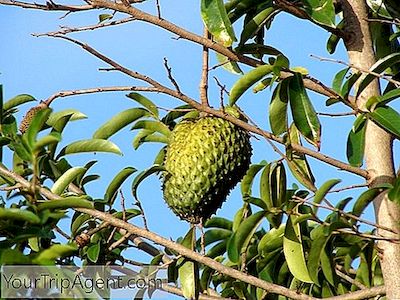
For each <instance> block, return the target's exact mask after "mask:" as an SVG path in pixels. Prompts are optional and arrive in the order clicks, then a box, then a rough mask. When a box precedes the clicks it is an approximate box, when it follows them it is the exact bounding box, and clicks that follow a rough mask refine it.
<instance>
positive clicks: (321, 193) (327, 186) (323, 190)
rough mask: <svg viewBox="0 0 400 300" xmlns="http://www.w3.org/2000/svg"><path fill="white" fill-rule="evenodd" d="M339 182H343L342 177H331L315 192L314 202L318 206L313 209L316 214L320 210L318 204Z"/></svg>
mask: <svg viewBox="0 0 400 300" xmlns="http://www.w3.org/2000/svg"><path fill="white" fill-rule="evenodd" d="M339 182H341V180H340V179H330V180H328V181H326V182H324V183H323V184H322V185H321V187H320V188H319V189H318V190H317V191H316V192H315V194H314V200H313V203H314V204H316V206H313V211H314V213H315V214H317V212H318V206H317V205H319V204H320V203H321V202H322V200H324V198H325V196H326V194H328V192H329V191H330V190H331V189H332V188H333V187H334V186H335V185H337V184H338V183H339Z"/></svg>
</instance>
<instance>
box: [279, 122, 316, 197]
mask: <svg viewBox="0 0 400 300" xmlns="http://www.w3.org/2000/svg"><path fill="white" fill-rule="evenodd" d="M289 138H290V144H291V145H292V144H297V145H301V140H300V133H299V131H298V130H297V128H296V126H294V124H292V125H291V126H290V129H289ZM286 157H287V158H288V160H287V164H288V166H289V170H290V171H291V172H292V174H293V176H294V177H295V178H296V179H297V180H298V181H299V182H300V183H301V184H302V185H304V186H305V187H306V188H308V189H310V190H311V191H315V190H316V187H315V184H314V183H315V178H314V175H313V174H312V172H311V168H310V165H309V164H308V161H307V157H306V156H305V155H304V154H303V153H297V152H295V153H293V152H292V150H291V149H290V148H287V149H286Z"/></svg>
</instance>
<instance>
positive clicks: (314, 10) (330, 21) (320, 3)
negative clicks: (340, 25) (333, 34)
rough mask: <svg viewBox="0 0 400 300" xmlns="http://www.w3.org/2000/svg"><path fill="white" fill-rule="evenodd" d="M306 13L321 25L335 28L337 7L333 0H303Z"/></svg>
mask: <svg viewBox="0 0 400 300" xmlns="http://www.w3.org/2000/svg"><path fill="white" fill-rule="evenodd" d="M302 2H303V3H304V6H305V9H306V12H307V13H308V15H309V16H310V17H311V19H312V20H313V21H315V22H316V23H318V24H320V25H325V26H329V27H335V15H336V13H335V6H334V5H333V0H302Z"/></svg>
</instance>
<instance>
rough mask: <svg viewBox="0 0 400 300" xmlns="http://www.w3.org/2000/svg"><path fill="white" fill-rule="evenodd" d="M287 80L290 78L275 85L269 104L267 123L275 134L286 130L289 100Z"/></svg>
mask: <svg viewBox="0 0 400 300" xmlns="http://www.w3.org/2000/svg"><path fill="white" fill-rule="evenodd" d="M289 81H290V79H284V80H282V81H281V82H280V83H279V84H278V85H277V87H276V88H275V90H274V92H273V94H272V98H271V103H270V105H269V124H270V126H271V130H272V132H273V133H274V134H275V135H281V134H282V133H285V132H287V130H288V117H287V107H288V101H289V95H288V83H289Z"/></svg>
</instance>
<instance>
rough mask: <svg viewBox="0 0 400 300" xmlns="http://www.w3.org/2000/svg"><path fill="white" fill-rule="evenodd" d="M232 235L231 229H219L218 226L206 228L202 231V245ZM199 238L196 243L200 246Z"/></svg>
mask: <svg viewBox="0 0 400 300" xmlns="http://www.w3.org/2000/svg"><path fill="white" fill-rule="evenodd" d="M231 235H232V231H230V230H227V229H220V228H214V229H210V230H207V231H206V232H205V233H204V245H205V246H208V245H210V244H212V243H214V242H217V241H220V240H226V239H228V238H229V237H230V236H231ZM200 243H201V240H200V239H199V240H198V241H197V245H198V246H200Z"/></svg>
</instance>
